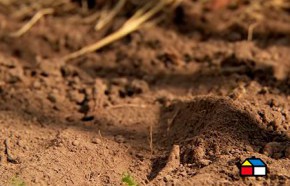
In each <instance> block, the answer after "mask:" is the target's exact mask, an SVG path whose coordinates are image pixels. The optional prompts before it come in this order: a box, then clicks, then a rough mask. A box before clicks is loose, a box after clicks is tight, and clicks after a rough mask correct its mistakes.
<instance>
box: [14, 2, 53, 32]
mask: <svg viewBox="0 0 290 186" xmlns="http://www.w3.org/2000/svg"><path fill="white" fill-rule="evenodd" d="M53 12H54V10H53V9H52V8H46V9H42V10H40V11H38V12H37V13H36V14H35V15H34V16H33V17H32V18H31V19H30V20H29V21H28V22H27V23H26V24H25V25H24V26H23V27H21V28H20V29H19V30H18V31H16V32H13V33H11V34H10V36H11V37H20V36H22V35H23V34H25V33H26V32H27V31H28V30H30V29H31V28H32V27H33V25H35V24H36V23H37V22H38V21H39V20H40V19H41V18H42V17H43V16H45V15H48V14H53Z"/></svg>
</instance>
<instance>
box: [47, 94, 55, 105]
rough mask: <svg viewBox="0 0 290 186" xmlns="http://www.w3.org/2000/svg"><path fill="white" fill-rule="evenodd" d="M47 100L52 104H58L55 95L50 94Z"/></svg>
mask: <svg viewBox="0 0 290 186" xmlns="http://www.w3.org/2000/svg"><path fill="white" fill-rule="evenodd" d="M47 99H48V100H49V101H51V102H52V103H56V97H55V96H54V95H53V94H49V95H48V96H47Z"/></svg>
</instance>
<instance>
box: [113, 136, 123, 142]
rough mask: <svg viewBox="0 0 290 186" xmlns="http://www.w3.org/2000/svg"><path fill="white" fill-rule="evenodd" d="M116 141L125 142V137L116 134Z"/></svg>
mask: <svg viewBox="0 0 290 186" xmlns="http://www.w3.org/2000/svg"><path fill="white" fill-rule="evenodd" d="M115 141H116V142H118V143H124V142H125V138H124V137H123V136H122V135H117V136H115Z"/></svg>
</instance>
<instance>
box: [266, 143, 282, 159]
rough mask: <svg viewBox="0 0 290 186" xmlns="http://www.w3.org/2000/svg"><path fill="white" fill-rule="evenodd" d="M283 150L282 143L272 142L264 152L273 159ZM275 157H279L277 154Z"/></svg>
mask: <svg viewBox="0 0 290 186" xmlns="http://www.w3.org/2000/svg"><path fill="white" fill-rule="evenodd" d="M281 148H282V147H281V144H280V143H278V142H270V143H267V144H266V145H265V147H264V150H263V152H264V154H265V155H267V156H270V157H272V156H273V155H274V154H276V153H280V152H281V150H282V149H281ZM275 157H278V154H276V155H275Z"/></svg>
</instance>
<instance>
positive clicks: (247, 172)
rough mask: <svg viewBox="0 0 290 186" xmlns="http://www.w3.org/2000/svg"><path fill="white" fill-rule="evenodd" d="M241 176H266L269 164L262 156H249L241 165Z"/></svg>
mask: <svg viewBox="0 0 290 186" xmlns="http://www.w3.org/2000/svg"><path fill="white" fill-rule="evenodd" d="M240 175H241V176H266V175H267V165H266V164H265V163H264V162H263V160H261V159H260V158H255V157H252V158H247V159H246V160H245V161H244V162H243V163H242V165H241V167H240Z"/></svg>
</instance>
